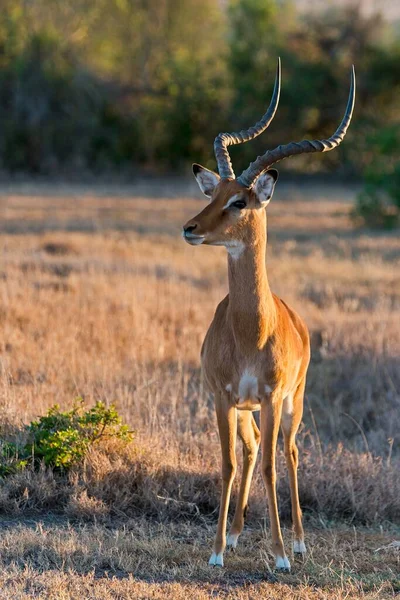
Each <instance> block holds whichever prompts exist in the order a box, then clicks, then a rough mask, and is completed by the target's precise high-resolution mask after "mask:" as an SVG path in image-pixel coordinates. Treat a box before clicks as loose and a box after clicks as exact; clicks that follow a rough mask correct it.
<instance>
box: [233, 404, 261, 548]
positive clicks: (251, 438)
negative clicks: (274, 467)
mask: <svg viewBox="0 0 400 600" xmlns="http://www.w3.org/2000/svg"><path fill="white" fill-rule="evenodd" d="M237 419H238V433H239V437H240V439H241V440H242V443H243V471H242V479H241V482H240V490H239V496H238V499H237V504H236V510H235V516H234V517H233V521H232V525H231V528H230V531H229V535H228V539H227V545H228V546H229V547H231V548H236V545H237V542H238V538H239V535H240V534H241V533H242V531H243V526H244V517H245V512H246V509H247V502H248V499H249V492H250V486H251V480H252V477H253V472H254V467H255V464H256V460H257V454H258V447H259V445H260V430H259V429H258V427H257V423H256V422H255V420H254V417H253V413H252V412H250V411H247V410H240V411H238V415H237Z"/></svg>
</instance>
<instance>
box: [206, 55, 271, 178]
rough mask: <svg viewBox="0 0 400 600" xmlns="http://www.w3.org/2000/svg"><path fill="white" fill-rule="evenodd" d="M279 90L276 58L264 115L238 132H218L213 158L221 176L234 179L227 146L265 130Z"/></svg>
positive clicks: (246, 140) (244, 140)
mask: <svg viewBox="0 0 400 600" xmlns="http://www.w3.org/2000/svg"><path fill="white" fill-rule="evenodd" d="M280 91H281V59H280V58H278V64H277V67H276V76H275V85H274V91H273V93H272V98H271V102H270V105H269V107H268V110H267V112H266V113H265V115H264V116H263V117H262V118H261V119H260V121H258V123H256V124H255V125H254V126H253V127H250V128H249V129H243V130H242V131H239V133H220V134H218V135H217V137H216V138H215V141H214V152H215V158H216V159H217V165H218V171H219V174H220V176H221V177H222V178H225V179H235V173H234V171H233V168H232V162H231V159H230V156H229V152H228V150H227V146H231V145H233V144H243V142H249V141H250V140H252V139H254V138H255V137H257V136H258V135H260V133H262V132H263V131H265V130H266V129H267V127H268V125H269V124H270V123H271V121H272V119H273V118H274V116H275V113H276V109H277V108H278V103H279V94H280Z"/></svg>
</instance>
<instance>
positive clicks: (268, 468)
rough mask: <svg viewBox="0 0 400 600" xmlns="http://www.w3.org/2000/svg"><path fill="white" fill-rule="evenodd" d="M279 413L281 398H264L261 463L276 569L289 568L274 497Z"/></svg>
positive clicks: (272, 396) (262, 406) (280, 410)
mask: <svg viewBox="0 0 400 600" xmlns="http://www.w3.org/2000/svg"><path fill="white" fill-rule="evenodd" d="M281 413H282V400H281V398H278V397H277V396H276V395H274V394H271V396H270V397H268V398H265V399H264V401H263V402H262V404H261V449H262V463H261V465H262V475H263V478H264V482H265V487H266V490H267V498H268V508H269V519H270V526H271V537H272V551H273V553H274V556H275V565H276V567H277V568H278V569H284V570H290V563H289V560H288V558H287V556H286V554H285V550H284V547H283V539H282V533H281V527H280V523H279V514H278V502H277V497H276V466H275V463H276V443H277V439H278V432H279V425H280V420H281Z"/></svg>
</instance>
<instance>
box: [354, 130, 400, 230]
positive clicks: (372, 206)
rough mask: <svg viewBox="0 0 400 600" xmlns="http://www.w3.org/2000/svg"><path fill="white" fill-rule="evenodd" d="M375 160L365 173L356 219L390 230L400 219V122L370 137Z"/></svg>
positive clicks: (369, 141)
mask: <svg viewBox="0 0 400 600" xmlns="http://www.w3.org/2000/svg"><path fill="white" fill-rule="evenodd" d="M368 143H369V149H370V152H371V153H372V155H373V157H374V160H373V162H372V164H371V165H369V166H368V167H367V168H366V169H365V172H364V186H363V189H362V191H361V192H360V194H359V195H358V198H357V202H356V206H355V210H354V214H353V216H354V219H355V221H356V222H357V221H362V223H364V224H366V225H368V226H370V227H377V228H384V229H391V228H393V227H396V226H397V225H399V222H400V125H397V124H393V125H392V126H390V127H383V128H382V129H380V130H379V131H377V132H374V134H373V135H370V136H369V138H368Z"/></svg>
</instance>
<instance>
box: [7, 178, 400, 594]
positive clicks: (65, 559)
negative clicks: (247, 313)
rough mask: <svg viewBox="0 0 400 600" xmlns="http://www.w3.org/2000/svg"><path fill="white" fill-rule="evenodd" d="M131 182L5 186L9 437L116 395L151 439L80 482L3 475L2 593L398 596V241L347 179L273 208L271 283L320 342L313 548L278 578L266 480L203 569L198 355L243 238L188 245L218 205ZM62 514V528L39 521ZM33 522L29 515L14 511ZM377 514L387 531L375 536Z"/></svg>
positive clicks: (305, 486) (205, 422)
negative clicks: (194, 227) (197, 224)
mask: <svg viewBox="0 0 400 600" xmlns="http://www.w3.org/2000/svg"><path fill="white" fill-rule="evenodd" d="M142 191H143V190H142ZM144 191H145V192H146V196H149V195H151V191H150V192H149V190H144ZM42 192H43V190H41V192H40V194H41V193H42ZM117 192H118V193H114V194H111V193H108V194H104V193H103V194H99V193H94V192H93V191H87V190H86V192H85V193H83V192H82V189H78V188H76V189H75V190H74V189H62V190H59V191H58V194H57V193H56V190H54V189H53V190H47V193H44V194H43V195H39V192H36V194H35V192H34V190H32V189H28V190H27V189H22V190H20V193H19V194H16V193H15V192H14V194H15V195H13V196H11V195H6V194H4V195H3V196H2V197H0V213H1V226H0V230H1V232H2V233H1V235H0V247H1V251H2V257H3V262H2V266H1V270H0V279H1V281H0V283H1V285H0V290H1V294H0V325H1V330H2V336H1V339H0V369H1V372H0V377H1V379H0V424H1V428H2V431H3V435H10V431H14V432H15V430H17V431H18V429H19V428H20V426H21V423H23V422H27V421H29V420H30V419H32V417H35V416H37V415H38V414H42V413H43V412H44V411H45V410H46V409H47V408H48V407H49V406H51V405H52V404H54V403H55V402H58V403H59V404H60V405H61V406H67V405H68V406H69V405H70V404H71V402H72V400H73V398H75V397H76V396H78V395H80V396H82V397H83V398H84V399H85V400H86V401H87V402H88V403H89V404H90V403H93V402H94V401H95V400H99V399H100V400H105V401H106V402H111V401H112V402H115V403H116V405H117V407H118V409H119V411H120V412H121V414H122V415H123V416H124V418H125V419H126V420H127V421H128V423H129V424H130V425H131V426H132V427H133V428H134V429H135V430H136V432H137V435H136V443H135V444H134V446H133V447H132V448H128V449H125V450H122V449H121V448H119V447H116V446H115V445H111V444H109V445H108V446H106V447H103V448H98V449H96V450H94V451H93V452H92V453H91V454H90V456H89V457H88V459H87V461H86V464H85V465H84V468H83V469H81V470H79V471H77V472H76V473H74V474H72V475H71V476H70V478H69V479H66V478H59V477H57V476H56V475H54V473H51V472H46V471H41V472H40V473H32V472H26V473H22V474H18V475H16V476H13V477H11V478H9V479H8V480H7V481H6V482H4V484H3V485H2V486H1V487H0V510H1V511H2V513H3V515H8V516H7V517H6V516H4V519H3V523H4V525H6V526H7V528H6V530H5V531H4V535H3V537H2V540H3V542H2V544H1V545H0V565H1V564H2V565H3V568H2V569H1V574H0V582H1V584H2V590H3V591H2V592H0V598H2V597H4V598H11V597H12V598H31V597H38V598H77V597H78V595H79V596H82V594H85V595H86V596H87V597H88V598H104V599H107V598H128V597H129V598H130V597H135V598H148V597H154V598H161V597H171V598H181V597H182V598H183V597H185V596H187V595H188V594H190V595H191V596H192V597H194V598H208V597H211V596H213V597H215V596H219V595H220V596H222V597H224V596H225V597H232V598H236V597H237V598H252V597H256V596H258V595H261V594H263V595H264V596H265V597H278V598H279V597H282V598H283V597H285V598H286V597H287V598H291V597H293V598H325V597H329V598H344V597H360V596H366V597H371V598H372V597H373V598H375V597H382V598H383V597H389V596H390V595H391V594H393V593H394V591H395V590H397V591H398V590H399V582H398V580H397V579H396V575H395V574H396V572H397V573H398V571H399V554H398V551H396V549H388V550H387V551H385V550H382V551H379V552H376V553H375V552H373V550H375V549H376V548H379V547H382V546H386V545H388V544H389V543H390V542H391V541H392V540H393V539H395V538H396V536H397V539H398V538H399V535H400V534H399V532H398V530H396V526H398V524H399V522H400V478H399V477H398V468H399V462H398V460H399V459H398V455H399V443H398V431H399V430H400V416H399V415H400V412H399V390H400V370H399V355H400V336H399V312H400V279H399V276H398V273H399V262H400V240H399V238H398V236H396V235H395V234H380V235H374V236H372V235H368V234H366V233H361V232H355V231H353V230H352V227H351V222H350V219H349V208H350V206H349V204H348V202H346V201H343V198H342V196H343V193H342V190H336V194H335V190H334V191H333V192H332V191H331V190H330V193H329V197H328V196H327V195H325V193H324V190H323V189H322V190H315V189H314V190H311V192H312V193H311V194H309V192H310V190H308V189H305V190H302V189H301V188H300V191H298V190H296V191H294V190H293V188H291V187H290V186H288V187H286V188H285V187H283V188H281V191H280V192H279V189H278V191H277V195H276V198H274V202H273V203H272V205H271V209H270V210H269V231H270V247H269V256H268V266H269V273H270V280H271V283H272V287H273V289H274V291H276V292H277V293H279V294H280V295H281V296H282V297H283V298H285V300H287V301H288V302H289V303H291V304H293V305H294V306H295V307H296V308H297V309H298V310H299V311H300V312H301V314H302V315H303V316H304V318H305V319H306V321H307V323H308V324H309V326H310V329H311V331H312V336H313V346H314V351H313V359H312V364H311V368H310V372H309V373H310V375H309V380H308V387H307V402H306V407H305V418H304V426H303V429H302V432H301V435H300V441H301V468H300V494H301V500H302V505H303V507H304V510H305V515H306V521H307V523H306V526H307V532H308V539H309V546H310V548H311V554H310V557H309V558H308V559H307V561H306V563H305V564H304V565H300V564H297V565H296V569H295V570H294V573H293V575H290V576H284V577H282V578H281V582H279V583H277V584H274V586H271V583H270V582H268V581H265V580H264V578H265V577H266V575H268V569H267V566H266V565H267V561H266V557H267V552H268V550H267V549H268V545H267V543H266V539H267V537H268V533H267V532H268V529H267V528H266V530H265V531H264V533H262V529H261V528H260V523H263V517H264V513H265V499H264V493H263V488H262V482H261V479H260V476H259V475H257V476H256V478H255V482H254V485H253V491H252V498H251V510H250V514H249V519H248V527H249V528H250V529H248V530H247V531H246V533H245V535H244V544H243V546H242V547H241V549H240V550H239V552H238V554H237V555H235V556H232V557H231V560H229V561H227V562H229V564H228V566H227V569H226V570H224V571H223V572H222V573H221V572H215V571H210V570H209V569H208V568H207V567H205V566H204V562H205V558H206V554H207V552H208V550H209V546H210V543H211V539H212V532H213V529H214V523H215V518H216V516H215V512H216V507H217V504H218V490H219V475H218V471H219V444H218V435H217V431H216V426H215V420H214V414H213V406H212V402H211V401H210V399H209V398H208V397H207V396H206V395H205V394H203V393H202V391H201V382H200V374H199V349H200V345H201V341H202V338H203V335H204V333H205V330H206V327H207V325H208V323H209V321H210V320H211V318H212V315H213V311H214V310H215V306H216V304H217V302H218V301H219V300H220V299H221V298H222V296H223V294H224V293H225V291H226V272H225V271H226V265H225V256H224V251H223V250H222V249H218V248H200V249H199V248H191V247H189V246H187V245H185V244H184V243H183V242H182V241H181V239H180V231H179V229H180V226H181V224H182V223H183V222H184V221H185V220H186V219H187V218H188V217H189V216H191V215H193V214H195V213H196V212H197V211H198V210H199V209H200V207H201V206H202V204H203V200H201V201H199V200H194V199H186V198H184V197H177V198H168V197H164V198H162V197H158V198H154V199H149V198H148V197H134V198H132V197H131V196H130V193H131V191H129V190H122V191H121V190H117ZM173 195H174V194H173V189H172V188H171V189H168V190H167V192H166V196H173ZM310 196H311V199H309V197H310ZM317 199H319V201H318V202H317ZM338 444H340V445H338ZM281 459H282V457H281V456H280V479H279V488H280V491H279V495H280V509H281V513H282V516H283V519H284V522H285V523H286V524H287V525H289V503H288V489H287V482H286V478H285V470H284V465H283V461H282V460H281ZM49 510H50V511H51V514H52V515H53V516H52V517H51V519H50V520H48V521H46V523H45V525H43V527H41V526H37V527H36V525H34V526H31V524H30V523H29V522H27V521H24V520H23V519H26V518H27V516H28V515H36V516H35V519H37V518H39V519H43V514H44V513H43V511H46V513H48V511H49ZM13 515H14V516H13ZM38 515H39V516H38ZM41 515H42V516H41ZM17 516H18V518H19V519H21V525H20V526H19V527H18V526H17V525H16V522H15V521H12V520H8V521H7V520H6V519H11V518H14V519H16V518H17ZM32 518H33V516H32ZM67 518H68V519H70V520H71V523H73V525H67V521H66V519H67ZM146 519H147V520H146ZM82 520H83V521H84V522H86V525H79V523H80V522H82ZM94 520H95V521H96V522H95V523H94V522H93V521H94ZM339 521H341V522H342V523H345V524H346V525H345V526H344V525H342V526H339V525H337V523H338V522H339ZM367 524H368V525H369V526H370V527H372V529H370V530H362V529H360V526H361V525H367ZM317 525H318V527H320V528H321V527H322V529H321V530H317V529H316V526H317ZM353 525H357V530H354V529H352V527H353ZM341 527H342V528H341ZM377 527H381V529H380V530H379V529H377ZM287 535H290V534H288V533H287ZM98 540H100V541H101V544H100V546H99V545H98ZM99 548H100V549H99ZM106 571H108V573H109V576H110V577H115V578H116V579H107V576H106ZM1 594H3V596H2V595H1Z"/></svg>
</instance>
